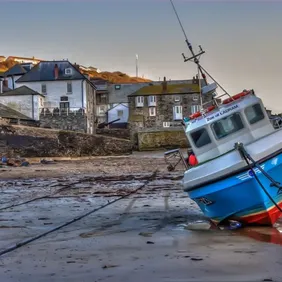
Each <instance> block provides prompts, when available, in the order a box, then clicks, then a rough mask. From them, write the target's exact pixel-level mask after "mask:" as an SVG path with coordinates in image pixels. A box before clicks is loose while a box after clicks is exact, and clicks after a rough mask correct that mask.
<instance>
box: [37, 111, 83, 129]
mask: <svg viewBox="0 0 282 282" xmlns="http://www.w3.org/2000/svg"><path fill="white" fill-rule="evenodd" d="M40 127H43V128H52V129H61V130H72V131H77V132H87V116H86V114H85V113H83V112H80V111H78V112H68V113H67V112H56V111H54V112H45V113H41V114H40Z"/></svg>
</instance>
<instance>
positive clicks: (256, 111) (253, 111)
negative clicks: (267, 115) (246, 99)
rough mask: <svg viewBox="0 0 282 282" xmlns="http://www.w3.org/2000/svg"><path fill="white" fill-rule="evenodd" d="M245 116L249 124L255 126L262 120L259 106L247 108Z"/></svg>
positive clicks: (262, 115) (262, 114)
mask: <svg viewBox="0 0 282 282" xmlns="http://www.w3.org/2000/svg"><path fill="white" fill-rule="evenodd" d="M245 115H246V117H247V120H248V122H249V123H250V124H255V123H257V122H259V121H261V120H263V119H264V113H263V111H262V108H261V105H260V104H255V105H252V106H249V107H247V108H246V109H245Z"/></svg>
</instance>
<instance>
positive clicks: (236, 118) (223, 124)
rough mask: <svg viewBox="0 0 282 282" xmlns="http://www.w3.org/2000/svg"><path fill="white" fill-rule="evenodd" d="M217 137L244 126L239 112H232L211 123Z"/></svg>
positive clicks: (231, 132)
mask: <svg viewBox="0 0 282 282" xmlns="http://www.w3.org/2000/svg"><path fill="white" fill-rule="evenodd" d="M211 127H212V129H213V131H214V134H215V136H216V138H217V139H221V138H224V137H226V136H228V135H230V134H233V133H235V132H237V131H239V130H241V129H243V128H244V124H243V122H242V119H241V117H240V114H239V113H234V114H232V115H230V116H227V117H225V118H223V119H221V120H219V121H216V122H214V123H213V124H212V125H211Z"/></svg>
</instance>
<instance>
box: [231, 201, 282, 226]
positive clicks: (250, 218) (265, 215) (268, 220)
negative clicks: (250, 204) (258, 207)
mask: <svg viewBox="0 0 282 282" xmlns="http://www.w3.org/2000/svg"><path fill="white" fill-rule="evenodd" d="M279 207H282V203H280V204H279ZM280 216H281V212H280V210H278V208H277V207H276V206H273V207H272V208H270V209H268V210H266V211H264V212H259V213H256V214H251V215H247V216H244V217H239V218H238V217H237V218H235V217H234V218H233V219H234V220H237V221H239V222H241V223H243V224H245V225H271V226H272V225H273V224H275V223H276V222H277V220H278V219H279V217H280Z"/></svg>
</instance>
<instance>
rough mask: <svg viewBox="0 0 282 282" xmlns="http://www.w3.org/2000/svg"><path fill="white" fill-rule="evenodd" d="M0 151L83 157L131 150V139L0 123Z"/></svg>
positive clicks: (11, 154)
mask: <svg viewBox="0 0 282 282" xmlns="http://www.w3.org/2000/svg"><path fill="white" fill-rule="evenodd" d="M0 145H1V148H0V152H1V155H6V156H7V157H15V156H20V157H82V156H107V155H124V154H131V153H132V143H131V141H130V140H125V139H120V138H114V137H109V136H103V135H89V134H85V133H78V132H72V131H61V130H51V129H43V128H33V127H24V126H10V125H8V126H7V125H0Z"/></svg>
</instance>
